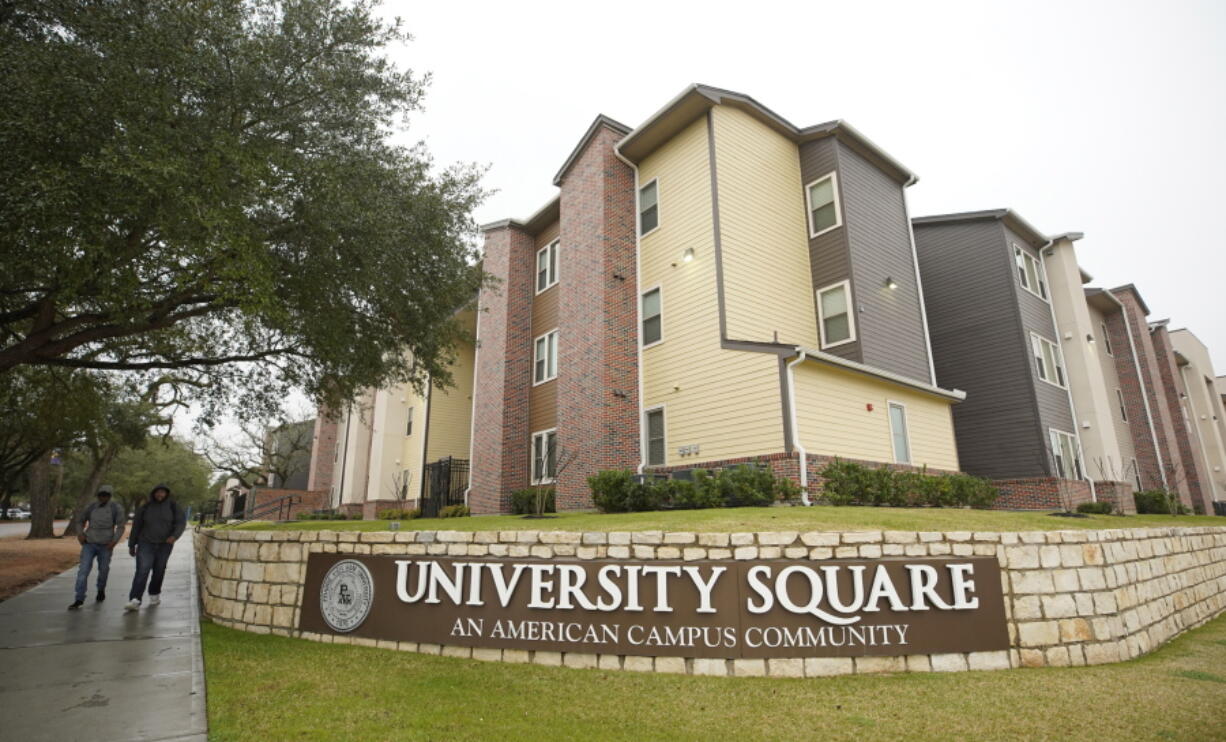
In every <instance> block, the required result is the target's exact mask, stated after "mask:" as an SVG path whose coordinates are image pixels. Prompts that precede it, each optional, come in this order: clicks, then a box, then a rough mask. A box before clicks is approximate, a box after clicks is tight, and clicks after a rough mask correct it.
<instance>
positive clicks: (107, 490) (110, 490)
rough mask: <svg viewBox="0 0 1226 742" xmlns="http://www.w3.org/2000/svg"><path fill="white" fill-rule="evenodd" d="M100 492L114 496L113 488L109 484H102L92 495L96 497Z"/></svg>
mask: <svg viewBox="0 0 1226 742" xmlns="http://www.w3.org/2000/svg"><path fill="white" fill-rule="evenodd" d="M102 494H107V495H111V496H112V497H114V495H115V488H114V487H112V486H111V485H109V484H104V485H102V486H101V487H99V488H98V491H97V492H96V493H95V494H94V497H98V496H99V495H102Z"/></svg>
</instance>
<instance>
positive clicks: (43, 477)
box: [26, 451, 55, 538]
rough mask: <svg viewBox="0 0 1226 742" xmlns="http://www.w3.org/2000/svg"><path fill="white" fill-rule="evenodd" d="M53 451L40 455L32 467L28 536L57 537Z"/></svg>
mask: <svg viewBox="0 0 1226 742" xmlns="http://www.w3.org/2000/svg"><path fill="white" fill-rule="evenodd" d="M51 456H52V454H51V452H50V451H48V452H47V453H45V454H43V455H42V456H40V457H38V460H37V461H35V462H34V464H33V465H32V466H31V467H30V535H29V536H26V538H55V528H54V526H55V503H54V502H52V488H53V487H54V486H55V482H54V477H53V476H52V475H53V473H54V472H52V471H51Z"/></svg>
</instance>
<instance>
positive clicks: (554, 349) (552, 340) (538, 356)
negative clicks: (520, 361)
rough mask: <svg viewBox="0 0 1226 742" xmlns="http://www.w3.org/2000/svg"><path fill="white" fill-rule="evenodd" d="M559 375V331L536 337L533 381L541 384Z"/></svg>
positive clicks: (533, 357)
mask: <svg viewBox="0 0 1226 742" xmlns="http://www.w3.org/2000/svg"><path fill="white" fill-rule="evenodd" d="M557 376H558V331H557V330H552V331H550V332H547V333H545V334H544V335H541V336H540V337H539V338H537V339H536V345H535V348H534V351H533V354H532V383H533V384H541V383H544V382H546V381H549V380H550V379H554V378H557Z"/></svg>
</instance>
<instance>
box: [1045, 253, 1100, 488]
mask: <svg viewBox="0 0 1226 742" xmlns="http://www.w3.org/2000/svg"><path fill="white" fill-rule="evenodd" d="M1055 243H1056V241H1055V240H1048V241H1047V244H1046V245H1044V246H1043V247H1040V248H1039V267H1041V268H1042V269H1043V280H1044V281H1046V282H1047V309H1048V310H1049V311H1050V312H1051V326H1052V328H1053V329H1055V331H1056V339H1057V340H1059V341H1061V344H1060V345H1057V346H1056V348H1057V349H1058V350H1059V351H1060V365H1062V366H1064V376H1065V379H1064V391H1065V393H1066V394H1067V395H1068V409H1069V412H1070V413H1072V415H1073V436H1074V437H1075V438H1076V439H1077V458H1078V459H1079V460H1080V461H1081V468H1082V472H1081V478H1082V479H1084V480H1085V481H1086V483H1087V484H1089V485H1090V501H1091V502H1098V490H1097V488H1095V486H1094V479H1093V478H1092V477H1090V476H1089V474H1088V473H1087V472H1086V471H1085V468H1086V466H1085V458H1086V455H1085V451H1084V450H1083V449H1082V447H1081V421H1080V420H1079V419H1078V417H1077V405H1076V404H1075V403H1074V402H1073V380H1072V379H1071V378H1068V375H1069V374H1068V366H1067V365H1066V364H1065V363H1064V347H1063V340H1064V337H1063V336H1062V335H1061V333H1060V323H1059V322H1057V321H1056V300H1055V295H1054V294H1053V293H1052V290H1051V280H1050V279H1049V278H1048V276H1047V257H1046V255H1045V253H1046V252H1047V250H1048V249H1050V248H1051V246H1052V245H1054V244H1055ZM1077 337H1078V336H1074V339H1076V338H1077Z"/></svg>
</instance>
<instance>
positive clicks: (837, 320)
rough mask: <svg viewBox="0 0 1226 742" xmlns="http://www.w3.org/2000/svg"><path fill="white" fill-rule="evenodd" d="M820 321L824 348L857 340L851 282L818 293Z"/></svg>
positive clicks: (829, 287)
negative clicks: (852, 312)
mask: <svg viewBox="0 0 1226 742" xmlns="http://www.w3.org/2000/svg"><path fill="white" fill-rule="evenodd" d="M817 313H818V320H819V321H820V322H821V325H822V348H823V349H825V348H829V347H832V346H835V345H842V344H843V343H850V342H851V341H853V340H855V339H856V328H855V323H854V322H853V321H852V317H851V282H850V281H843V282H842V283H836V284H835V285H833V286H827V287H826V288H824V289H821V290H820V291H818V292H817Z"/></svg>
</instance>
